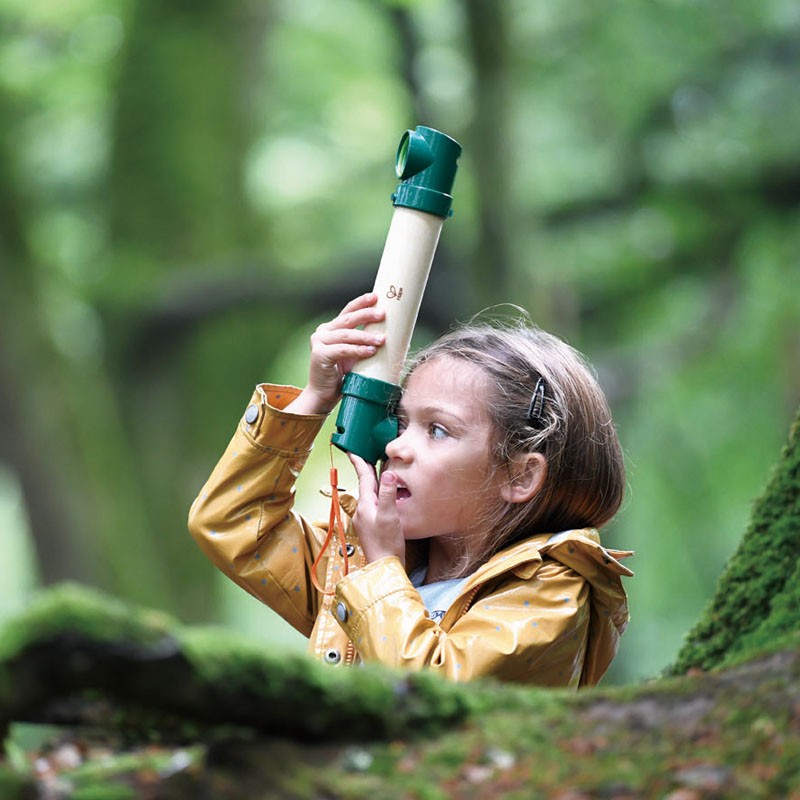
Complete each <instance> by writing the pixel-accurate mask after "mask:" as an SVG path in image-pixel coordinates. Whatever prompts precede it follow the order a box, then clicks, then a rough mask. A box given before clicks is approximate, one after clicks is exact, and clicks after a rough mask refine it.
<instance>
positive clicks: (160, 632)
mask: <svg viewBox="0 0 800 800" xmlns="http://www.w3.org/2000/svg"><path fill="white" fill-rule="evenodd" d="M56 664H58V668H57V670H56V668H55V666H54V665H56ZM54 670H55V671H54ZM88 689H94V690H99V691H100V692H102V693H104V694H105V695H108V696H110V697H111V698H113V699H114V700H115V701H116V702H117V703H119V704H122V705H123V706H125V707H134V708H136V709H145V710H146V709H147V708H148V707H149V708H151V709H153V711H154V712H158V713H161V714H166V715H167V716H169V715H173V716H179V717H183V718H184V719H186V720H196V721H198V722H201V723H204V724H225V723H230V724H231V725H244V726H248V727H252V728H255V729H258V730H262V731H266V730H269V731H275V732H279V733H282V734H284V735H289V736H299V737H304V738H318V737H322V736H333V737H334V738H349V739H355V738H359V737H369V736H374V737H392V736H396V735H400V734H411V733H413V732H415V731H416V732H417V733H418V734H419V735H426V734H430V733H433V732H435V731H437V730H441V729H442V727H444V726H447V725H452V724H455V723H457V722H459V721H460V720H463V719H465V718H467V717H468V716H469V715H470V714H471V713H472V712H473V709H474V708H476V707H477V706H476V704H477V703H478V702H479V701H480V698H481V697H482V694H481V692H479V691H477V690H473V691H471V692H466V691H464V690H463V689H462V688H460V687H457V686H455V685H453V684H451V683H449V682H446V681H444V680H443V679H441V678H438V677H437V676H435V675H432V674H415V675H409V674H407V673H402V674H401V673H396V672H391V671H388V670H385V669H381V668H377V667H365V668H363V669H358V670H346V669H332V668H330V667H327V666H325V665H322V664H319V663H318V662H316V661H314V660H312V659H311V658H309V657H307V656H287V655H285V654H282V653H274V652H273V651H271V650H270V649H269V648H268V647H267V646H266V645H264V644H260V643H256V642H253V641H252V640H249V639H246V638H244V637H243V636H239V635H234V634H230V633H227V632H225V631H223V630H217V629H193V628H186V627H183V626H181V625H180V624H179V623H177V622H176V621H175V620H173V619H170V618H169V617H166V616H164V615H161V614H154V613H153V612H149V611H142V610H140V609H137V608H133V607H131V606H128V605H126V604H124V603H121V602H119V601H117V600H114V599H112V598H109V597H107V596H105V595H103V594H101V593H99V592H95V591H91V590H89V589H85V588H81V587H77V586H65V587H58V588H55V589H51V590H48V591H45V592H43V593H42V594H41V595H40V596H39V597H38V598H37V600H36V602H35V603H34V604H33V605H32V606H31V607H30V608H29V609H28V610H27V611H25V612H23V613H22V614H20V615H19V616H18V617H15V618H14V619H13V620H11V621H10V622H9V623H8V624H7V625H6V626H5V627H4V628H3V629H2V631H0V713H1V714H2V716H3V717H4V721H6V722H8V721H13V720H16V719H20V718H24V715H25V714H26V713H29V712H30V711H33V710H36V709H41V708H43V707H45V706H46V705H47V703H48V702H50V701H51V700H54V699H59V698H63V697H64V696H67V695H69V694H70V693H75V692H82V691H85V690H88ZM137 716H138V717H139V719H140V725H139V727H142V725H141V720H144V723H145V725H146V713H145V714H138V715H137Z"/></svg>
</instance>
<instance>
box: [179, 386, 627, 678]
mask: <svg viewBox="0 0 800 800" xmlns="http://www.w3.org/2000/svg"><path fill="white" fill-rule="evenodd" d="M298 393H299V390H298V389H295V388H294V387H288V386H276V385H268V384H262V385H260V386H258V387H256V390H255V392H254V394H253V397H252V400H251V403H250V405H249V406H248V407H247V410H246V411H245V413H244V416H243V418H242V420H241V422H240V424H239V426H238V428H237V431H236V433H235V435H234V437H233V439H232V440H231V442H230V444H229V445H228V448H227V450H226V451H225V453H224V455H223V456H222V458H221V460H220V461H219V463H218V464H217V466H216V468H215V469H214V471H213V473H212V475H211V477H210V478H209V480H208V482H207V484H206V485H205V487H204V488H203V490H202V492H201V493H200V495H199V496H198V498H197V499H196V500H195V502H194V503H193V505H192V508H191V511H190V514H189V530H190V532H191V534H192V536H193V537H194V538H195V540H196V541H197V543H198V544H199V545H200V547H201V549H202V550H203V551H204V552H205V553H206V555H207V556H208V557H209V558H210V559H211V561H212V562H213V563H214V564H215V565H216V566H217V567H218V568H219V569H221V570H222V571H223V572H224V573H225V574H226V575H227V576H228V577H230V578H231V579H232V580H234V581H235V582H236V583H238V584H239V585H240V586H241V587H242V588H244V589H245V590H246V591H248V592H250V594H252V595H254V596H255V597H257V598H258V599H259V600H261V601H262V602H264V603H266V604H267V605H268V606H270V607H271V608H272V609H274V610H275V611H276V612H277V613H278V614H280V615H281V616H282V617H283V618H284V619H285V620H286V621H287V622H289V623H290V624H291V625H292V626H294V627H295V628H296V629H297V630H299V631H300V632H301V633H303V634H304V635H305V636H308V637H309V639H310V642H309V652H310V653H312V654H313V655H314V656H315V657H316V658H318V659H320V660H321V661H323V662H326V663H328V664H332V665H344V664H352V663H355V662H357V661H359V660H362V661H366V662H377V663H381V664H384V665H386V666H390V667H401V668H406V669H411V670H419V669H423V668H428V669H431V670H435V671H437V672H439V673H440V674H442V675H444V676H446V677H447V678H449V679H451V680H455V681H465V680H469V679H472V678H479V677H493V678H498V679H500V680H506V681H516V682H520V683H531V684H537V685H540V686H569V687H577V686H579V685H593V684H595V683H597V681H598V680H599V679H600V678H601V676H602V675H603V673H604V672H605V671H606V669H607V667H608V665H609V664H610V663H611V660H612V658H613V657H614V655H615V653H616V651H617V646H618V644H619V637H620V636H621V634H622V632H623V630H624V629H625V626H626V624H627V621H628V607H627V600H626V596H625V591H624V589H623V587H622V582H621V576H623V575H632V573H631V571H630V570H629V569H627V568H626V567H624V566H623V565H622V564H620V563H619V561H618V560H617V558H618V557H622V556H625V555H628V553H627V552H619V551H611V550H606V549H604V548H603V547H602V546H601V545H600V540H599V536H598V534H597V532H596V531H595V530H593V529H586V530H576V531H567V532H564V533H558V534H555V535H549V534H544V535H537V536H532V537H530V538H529V539H526V540H524V541H521V542H518V543H516V544H514V545H512V546H510V547H508V548H507V549H505V550H503V551H501V552H500V553H498V554H496V555H495V556H493V557H492V558H491V559H490V560H489V561H488V562H487V563H486V564H484V565H482V566H481V567H479V568H478V569H477V571H476V572H475V573H473V574H472V575H471V576H469V578H467V579H466V580H465V582H464V583H463V584H462V586H461V589H462V591H461V592H460V594H459V596H458V597H457V598H456V600H455V601H454V602H453V604H452V605H451V607H450V609H449V610H448V611H447V613H446V615H445V616H444V618H443V619H441V620H440V621H439V622H434V621H433V620H432V619H431V618H430V616H429V614H428V612H427V610H426V608H425V605H424V603H423V601H422V598H421V597H420V595H419V593H418V591H417V590H416V589H415V588H414V587H413V586H412V584H411V581H410V580H409V578H408V575H407V574H406V570H405V569H404V568H403V566H402V564H401V563H400V561H399V560H398V559H397V558H393V557H390V558H382V559H380V560H378V561H374V562H372V563H371V564H366V565H365V560H364V556H363V553H362V552H361V548H360V546H359V543H358V537H357V535H356V532H355V531H354V529H353V526H352V524H351V516H352V514H353V513H354V512H355V506H356V500H355V498H353V497H351V496H349V495H342V497H341V506H342V509H343V511H344V514H343V517H344V520H345V528H346V539H347V545H346V550H347V552H348V554H349V562H350V574H349V575H347V576H346V577H343V576H342V574H343V562H344V559H343V554H342V552H341V547H340V545H339V543H338V542H335V540H334V544H333V545H332V546H331V547H330V548H329V549H328V551H327V552H326V554H325V556H323V558H322V560H321V561H320V564H319V565H318V575H319V578H320V581H322V576H323V575H324V579H325V583H324V585H325V588H326V591H328V592H331V594H323V593H320V592H319V591H317V590H316V589H315V588H314V585H313V583H312V581H311V578H310V570H311V566H312V564H313V562H314V560H315V559H316V557H317V556H318V554H319V552H320V549H321V548H322V544H323V542H324V541H325V538H326V535H327V523H326V524H325V525H321V524H314V525H312V524H310V523H309V522H308V521H306V520H305V519H303V518H302V517H300V516H299V515H297V514H296V513H295V512H294V511H293V510H292V506H293V502H294V482H295V478H296V477H297V475H298V474H299V472H300V469H301V468H302V466H303V464H304V463H305V460H306V458H307V457H308V454H309V452H310V450H311V446H312V444H313V441H314V439H315V437H316V436H317V434H318V433H319V430H320V428H321V426H322V423H323V421H324V419H325V417H324V416H301V415H296V414H289V413H286V412H284V411H283V410H282V409H283V408H284V407H285V406H286V405H287V404H288V403H289V402H290V401H291V400H293V399H294V398H295V397H296V396H297V394H298Z"/></svg>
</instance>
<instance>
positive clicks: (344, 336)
mask: <svg viewBox="0 0 800 800" xmlns="http://www.w3.org/2000/svg"><path fill="white" fill-rule="evenodd" d="M377 302H378V296H377V295H376V294H375V293H373V292H370V293H369V294H362V295H361V297H357V298H356V299H355V300H351V301H350V302H349V303H348V304H347V305H346V306H345V307H344V308H343V309H342V311H341V313H340V314H339V315H338V316H337V317H335V318H334V319H332V320H331V321H330V322H324V323H322V325H320V326H319V327H318V328H317V329H316V330H315V331H314V333H313V334H312V335H311V361H310V364H309V368H308V383H307V384H306V387H305V389H303V391H302V392H301V393H300V394H299V395H298V396H297V397H296V398H295V399H294V400H293V401H292V402H291V403H290V404H289V405H288V406H287V407H286V409H285V410H286V411H289V412H291V413H294V414H327V413H329V412H330V411H331V410H332V409H333V407H334V406H335V405H336V403H338V402H339V397H340V395H341V388H342V379H343V378H344V375H345V373H347V372H350V370H351V369H353V367H354V366H355V365H356V364H357V363H358V362H359V361H360V360H361V359H364V358H370V356H374V355H375V353H376V352H377V349H378V348H379V347H380V346H381V345H382V344H383V343H384V340H385V338H386V337H385V336H384V335H383V334H382V333H375V332H370V331H363V330H359V326H361V325H368V324H370V323H373V322H381V321H382V320H383V318H384V317H385V312H384V311H383V310H382V309H379V308H376V307H375V304H376V303H377Z"/></svg>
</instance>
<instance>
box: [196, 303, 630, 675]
mask: <svg viewBox="0 0 800 800" xmlns="http://www.w3.org/2000/svg"><path fill="white" fill-rule="evenodd" d="M376 302H377V297H376V295H374V294H367V295H363V296H362V297H359V298H357V299H356V300H353V301H352V302H350V303H348V305H347V306H346V307H345V308H344V309H343V311H342V312H341V313H340V314H339V315H338V316H337V317H336V318H335V319H333V320H332V321H331V322H328V323H325V324H323V325H320V326H319V328H317V330H316V332H315V333H314V335H313V336H312V337H311V361H310V368H309V377H308V383H307V385H306V387H305V388H304V389H303V390H302V391H300V390H298V389H294V388H291V387H287V386H276V385H268V384H262V385H260V386H258V387H256V390H255V393H254V395H253V398H252V401H251V404H250V405H249V406H248V407H247V409H246V411H245V413H244V417H243V419H242V421H241V423H240V425H239V427H238V429H237V431H236V433H235V435H234V437H233V440H232V441H231V443H230V445H229V446H228V449H227V450H226V452H225V454H224V455H223V457H222V459H221V461H220V462H219V464H218V465H217V467H216V468H215V470H214V472H213V474H212V475H211V478H210V479H209V481H208V483H207V484H206V486H205V488H204V489H203V491H202V493H201V495H200V496H199V497H198V499H197V500H196V501H195V503H194V505H193V506H192V510H191V512H190V518H189V527H190V531H191V533H192V535H193V536H194V538H195V539H196V540H197V542H198V544H199V545H200V547H201V548H202V549H203V551H204V552H205V553H206V555H207V556H208V557H209V558H210V559H211V560H212V561H213V562H214V563H215V564H216V565H217V567H219V568H220V569H221V570H222V571H223V572H224V573H225V574H226V575H228V576H229V577H230V578H231V579H233V580H234V581H236V583H238V584H239V585H240V586H241V587H243V588H244V589H246V590H247V591H248V592H250V593H251V594H253V595H255V596H256V597H257V598H259V599H260V600H262V601H263V602H265V603H266V604H267V605H269V606H271V607H272V608H273V609H274V610H275V611H277V612H278V613H279V614H280V615H281V616H283V617H284V619H286V620H287V621H288V622H289V623H290V624H291V625H293V626H294V627H295V628H297V629H298V630H299V631H301V632H302V633H303V634H305V635H306V636H308V637H309V638H310V645H309V650H310V652H311V653H312V654H314V655H315V656H316V657H317V658H319V659H320V660H322V661H324V662H326V663H328V664H333V665H341V664H352V663H355V662H358V661H364V662H377V663H380V664H384V665H386V666H390V667H402V668H406V669H412V670H419V669H423V668H427V669H431V670H434V671H437V672H439V673H441V674H443V675H445V676H446V677H447V678H449V679H451V680H455V681H464V680H469V679H472V678H478V677H494V678H499V679H502V680H507V681H517V682H524V683H534V684H539V685H543V686H568V687H577V686H579V685H584V684H588V685H592V684H595V683H596V682H597V681H598V680H599V679H600V677H601V676H602V675H603V673H604V672H605V670H606V668H607V667H608V665H609V663H610V662H611V659H612V658H613V657H614V655H615V653H616V650H617V646H618V641H619V637H620V635H621V634H622V632H623V630H624V628H625V625H626V624H627V619H628V611H627V603H626V597H625V592H624V590H623V588H622V584H621V580H620V577H621V576H622V575H631V574H632V573H631V572H630V570H628V569H627V568H625V567H624V566H622V565H621V564H620V563H619V562H618V561H617V557H621V556H624V555H629V554H628V553H622V552H613V551H609V550H606V549H604V548H603V547H602V546H601V545H600V540H599V536H598V533H597V530H596V529H597V528H599V527H601V526H602V525H604V524H605V523H607V522H608V521H609V520H610V519H611V518H612V517H613V516H614V514H615V513H616V511H617V509H618V508H619V505H620V503H621V501H622V495H623V489H624V480H625V478H624V468H623V461H622V454H621V450H620V446H619V442H618V439H617V434H616V431H615V429H614V425H613V423H612V421H611V416H610V413H609V410H608V406H607V404H606V400H605V397H604V396H603V393H602V392H601V390H600V388H599V387H598V385H597V383H596V381H595V380H594V378H593V377H592V375H591V373H590V371H589V370H588V368H587V367H586V365H585V363H584V362H583V360H582V358H581V357H580V356H579V355H578V353H576V352H575V351H574V350H573V349H572V348H570V347H569V346H568V345H566V344H564V343H563V342H562V341H561V340H559V339H557V338H556V337H554V336H551V335H549V334H546V333H544V332H542V331H540V330H538V329H536V328H529V327H521V326H520V327H517V328H514V329H509V328H497V327H491V326H486V325H479V326H469V327H465V328H463V329H460V330H456V331H455V332H453V333H450V334H448V335H446V336H444V337H443V338H442V339H440V340H438V341H437V342H434V343H433V344H432V345H431V346H429V347H428V348H427V349H425V350H423V351H422V352H421V353H420V354H419V355H418V356H417V358H416V359H415V360H414V361H413V363H412V364H411V365H410V368H409V369H408V374H407V377H406V379H405V382H404V390H403V395H402V399H401V400H400V403H399V407H398V418H399V420H400V433H399V436H398V437H397V438H396V439H395V440H394V441H392V442H390V443H389V444H388V445H387V447H386V457H387V458H386V461H385V463H384V464H383V469H382V471H381V473H380V475H378V474H377V473H376V471H375V469H374V468H373V467H372V466H371V465H369V464H367V463H366V462H364V461H362V460H361V459H360V458H358V457H357V456H354V455H351V456H350V459H351V461H352V462H353V464H354V467H355V469H356V473H357V475H358V481H359V498H358V500H356V499H355V498H354V497H352V496H349V495H342V496H341V497H340V505H341V508H342V511H343V518H344V523H345V537H346V541H345V544H344V546H343V547H339V546H335V547H333V548H330V549H328V550H325V551H324V552H322V551H323V543H324V541H325V538H326V534H327V530H326V527H325V526H322V525H312V524H310V523H309V522H307V521H306V520H305V519H303V518H302V517H300V516H298V515H297V514H295V513H294V512H293V511H292V504H293V499H294V497H293V493H294V488H293V484H294V481H295V478H296V476H297V475H298V474H299V471H300V469H301V467H302V466H303V463H304V462H305V460H306V458H307V456H308V454H309V452H310V449H311V446H312V443H313V440H314V438H315V436H316V434H317V433H318V432H319V430H320V427H321V426H322V423H323V421H324V420H325V417H326V415H327V414H328V413H330V412H331V410H332V409H333V408H334V406H335V405H336V403H337V402H338V400H339V395H340V387H341V382H342V377H343V375H344V374H345V373H346V372H348V371H349V370H350V369H352V368H353V366H354V365H355V364H356V363H357V362H358V361H359V360H360V359H364V358H368V357H370V356H372V355H374V354H375V352H376V349H377V348H378V347H380V346H381V345H382V344H383V339H382V336H380V335H378V334H375V333H374V332H369V330H362V329H361V328H362V326H364V325H369V324H370V323H374V322H378V321H380V320H381V319H382V318H383V312H382V311H380V310H379V309H378V308H377V307H376ZM345 556H347V557H348V558H347V562H348V563H349V564H350V565H351V570H350V572H349V574H347V575H345V574H344V572H345V569H344V565H345ZM317 560H318V562H319V563H317V564H316V565H315V561H317ZM312 567H314V568H318V569H319V574H320V576H321V575H322V574H324V576H325V583H324V589H323V591H319V590H318V589H317V588H315V585H316V583H317V582H316V581H315V580H313V578H312Z"/></svg>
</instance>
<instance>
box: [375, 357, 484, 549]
mask: <svg viewBox="0 0 800 800" xmlns="http://www.w3.org/2000/svg"><path fill="white" fill-rule="evenodd" d="M488 395H489V386H488V379H487V377H486V376H485V374H484V373H483V371H482V370H481V369H480V368H479V367H477V366H475V365H474V364H471V363H469V362H466V361H461V360H460V359H457V358H452V357H450V356H438V357H436V358H434V359H432V360H431V361H427V362H425V363H424V364H422V365H420V366H419V367H417V368H416V369H415V370H414V372H412V374H411V376H410V377H409V379H408V381H407V383H406V388H405V391H404V392H403V396H402V399H401V401H400V405H399V408H398V417H399V420H400V435H399V436H398V437H397V439H395V440H393V441H392V442H390V443H389V444H388V445H387V447H386V455H387V462H386V465H385V467H384V471H390V472H393V473H394V474H395V475H396V476H397V481H398V491H397V512H398V515H399V517H400V524H401V526H402V529H403V536H404V537H405V539H407V540H410V539H427V538H429V537H458V538H461V539H463V538H466V537H470V536H474V535H482V534H483V533H485V531H484V530H483V528H484V526H483V524H482V523H483V521H484V520H485V518H486V511H487V504H489V503H494V502H496V501H497V499H498V497H499V495H500V489H499V484H498V480H497V479H496V478H495V477H494V470H493V469H492V465H491V450H492V445H493V443H494V434H493V431H492V428H491V426H490V422H489V416H488V413H487V409H486V405H487V401H488Z"/></svg>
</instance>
